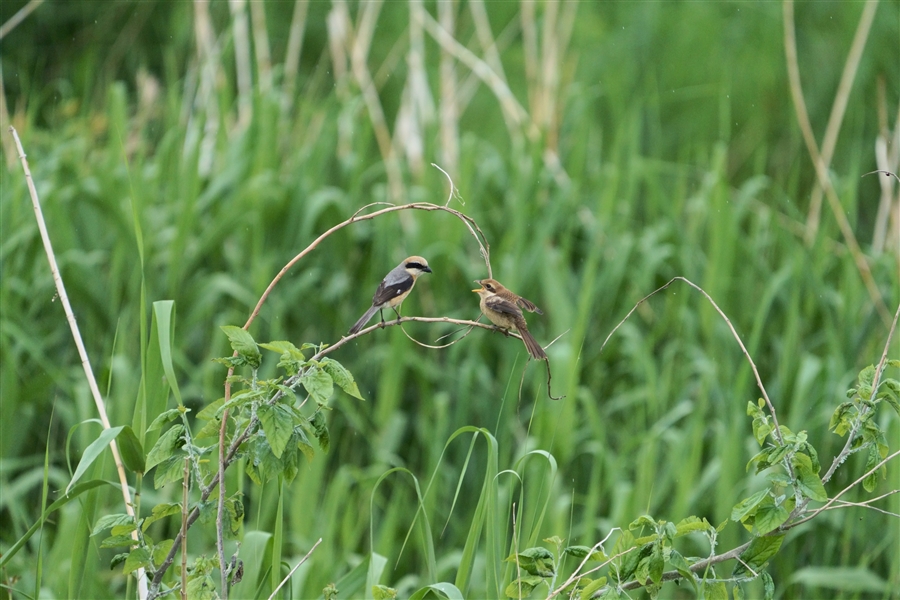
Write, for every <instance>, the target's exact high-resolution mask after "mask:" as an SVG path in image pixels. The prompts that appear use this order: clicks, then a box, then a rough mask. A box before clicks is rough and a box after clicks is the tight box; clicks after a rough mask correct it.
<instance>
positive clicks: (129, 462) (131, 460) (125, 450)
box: [116, 425, 145, 474]
mask: <svg viewBox="0 0 900 600" xmlns="http://www.w3.org/2000/svg"><path fill="white" fill-rule="evenodd" d="M116 444H118V446H119V454H120V455H121V456H122V463H124V465H125V467H126V468H127V469H128V470H129V471H131V472H132V473H140V474H143V472H144V470H145V463H144V448H143V446H141V441H140V440H139V439H138V438H137V436H136V435H135V434H134V430H133V429H132V428H131V426H130V425H126V426H125V428H124V429H122V431H120V432H119V435H117V436H116Z"/></svg>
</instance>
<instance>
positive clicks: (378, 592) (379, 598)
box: [372, 585, 397, 600]
mask: <svg viewBox="0 0 900 600" xmlns="http://www.w3.org/2000/svg"><path fill="white" fill-rule="evenodd" d="M396 597H397V590H395V589H394V588H391V587H388V586H386V585H373V586H372V598H374V599H375V600H394V598H396Z"/></svg>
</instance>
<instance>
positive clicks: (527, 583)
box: [504, 575, 544, 598]
mask: <svg viewBox="0 0 900 600" xmlns="http://www.w3.org/2000/svg"><path fill="white" fill-rule="evenodd" d="M542 583H544V579H543V577H539V576H537V575H525V576H524V577H519V578H518V579H514V580H513V581H512V582H511V583H510V584H509V585H508V586H506V590H505V591H504V593H505V594H506V597H507V598H527V597H528V596H530V595H531V592H532V591H533V590H534V588H536V587H537V586H539V585H541V584H542ZM519 590H521V593H520V591H519Z"/></svg>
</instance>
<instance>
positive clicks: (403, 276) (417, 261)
mask: <svg viewBox="0 0 900 600" xmlns="http://www.w3.org/2000/svg"><path fill="white" fill-rule="evenodd" d="M422 273H431V268H430V267H429V266H428V261H427V260H425V259H424V258H422V257H421V256H410V257H409V258H407V259H406V260H404V261H403V262H402V263H400V264H399V265H397V266H396V267H394V268H393V269H391V272H390V273H388V274H387V275H385V277H384V279H382V280H381V283H379V284H378V289H377V290H375V296H373V297H372V307H371V308H369V310H367V311H366V314H364V315H363V316H362V317H360V318H359V321H357V322H356V324H355V325H354V326H353V327H351V328H350V335H353V334H354V333H357V332H358V331H359V330H360V329H362V328H363V327H365V326H366V323H368V322H369V320H370V319H371V318H372V317H373V316H374V315H375V313H376V312H380V311H381V309H383V308H393V309H394V312H395V313H397V318H398V319H399V318H400V311H399V310H398V309H399V308H400V304H401V303H402V302H403V301H404V300H405V299H406V297H407V296H409V293H410V292H411V291H412V289H413V286H414V285H416V278H417V277H418V276H419V275H421V274H422ZM381 322H382V324H383V323H384V314H382V315H381Z"/></svg>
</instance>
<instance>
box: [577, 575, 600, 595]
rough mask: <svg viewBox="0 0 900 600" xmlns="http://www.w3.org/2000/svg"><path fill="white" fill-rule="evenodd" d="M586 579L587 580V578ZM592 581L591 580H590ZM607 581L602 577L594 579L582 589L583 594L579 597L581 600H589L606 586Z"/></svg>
mask: <svg viewBox="0 0 900 600" xmlns="http://www.w3.org/2000/svg"><path fill="white" fill-rule="evenodd" d="M584 579H587V578H586V577H585V578H584ZM588 581H590V580H588ZM606 582H607V579H606V577H600V578H598V579H594V580H593V581H590V583H588V584H587V585H585V586H584V588H582V590H581V592H580V593H579V595H578V598H579V600H588V598H590V597H591V596H593V595H594V592H596V591H597V590H599V589H600V588H602V587H603V586H604V585H606Z"/></svg>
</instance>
